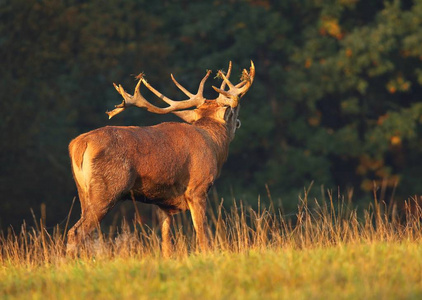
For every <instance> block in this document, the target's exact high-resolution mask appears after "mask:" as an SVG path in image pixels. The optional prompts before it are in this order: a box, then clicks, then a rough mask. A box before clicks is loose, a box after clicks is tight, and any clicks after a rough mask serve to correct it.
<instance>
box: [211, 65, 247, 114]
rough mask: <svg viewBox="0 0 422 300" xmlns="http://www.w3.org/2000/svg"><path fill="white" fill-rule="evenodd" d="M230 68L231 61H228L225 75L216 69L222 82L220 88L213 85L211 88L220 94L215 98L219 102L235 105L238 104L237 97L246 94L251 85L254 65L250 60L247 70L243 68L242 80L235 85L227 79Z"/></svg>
mask: <svg viewBox="0 0 422 300" xmlns="http://www.w3.org/2000/svg"><path fill="white" fill-rule="evenodd" d="M231 69H232V62H230V63H229V70H228V71H227V75H224V73H223V71H221V70H220V71H218V76H220V77H221V78H223V82H222V83H221V86H220V88H216V87H215V86H213V89H214V90H215V91H217V92H218V93H219V94H220V95H219V96H218V98H217V99H216V101H217V102H218V103H219V104H222V105H228V106H230V107H236V106H237V105H238V104H239V99H240V98H242V97H243V95H245V94H246V92H247V91H248V90H249V88H250V87H251V85H252V82H253V80H254V78H255V65H254V63H253V61H251V67H250V69H249V72H248V71H246V69H243V72H242V76H241V77H240V79H241V80H242V81H241V82H240V83H238V84H237V85H233V84H232V83H231V82H230V80H229V78H230V73H231ZM226 84H227V85H228V87H229V90H228V91H226V90H225V86H226Z"/></svg>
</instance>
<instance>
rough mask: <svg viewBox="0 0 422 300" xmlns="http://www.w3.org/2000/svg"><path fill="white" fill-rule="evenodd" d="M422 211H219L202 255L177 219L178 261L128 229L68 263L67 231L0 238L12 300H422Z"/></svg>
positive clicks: (341, 206)
mask: <svg viewBox="0 0 422 300" xmlns="http://www.w3.org/2000/svg"><path fill="white" fill-rule="evenodd" d="M421 218H422V209H421V207H420V206H419V205H418V203H417V201H416V198H414V199H410V200H409V201H407V202H406V205H405V206H404V207H403V211H402V212H400V210H399V209H397V207H395V206H394V205H390V206H387V205H386V204H384V203H379V202H378V201H377V199H375V200H374V201H373V203H371V204H370V205H369V207H368V208H367V209H365V210H363V211H362V212H361V213H359V214H358V212H357V210H356V209H352V208H351V205H350V203H346V202H345V201H343V199H342V198H341V197H340V199H338V200H336V201H334V199H333V196H332V195H331V194H329V197H328V200H327V202H323V203H318V202H317V201H316V200H315V201H309V200H308V199H307V197H306V195H305V197H304V199H302V200H301V201H300V205H299V207H298V211H297V213H296V214H295V216H294V217H293V218H291V219H287V218H285V217H283V214H281V213H280V212H279V211H276V210H275V209H274V208H273V207H272V206H271V207H269V208H261V207H259V208H258V209H257V210H253V209H251V208H250V207H245V206H242V205H241V204H236V203H235V204H234V205H233V206H232V208H231V210H230V211H225V210H224V209H223V207H222V206H221V205H217V206H216V207H213V208H210V209H209V225H210V245H211V250H210V251H209V252H207V253H198V252H197V251H196V245H195V243H194V238H193V230H192V226H191V222H190V220H189V218H187V217H186V216H184V217H183V215H182V216H181V217H177V218H176V220H175V223H176V224H175V225H176V226H175V230H174V237H173V238H174V243H175V253H174V257H172V258H171V259H163V258H162V256H161V253H160V247H159V241H160V237H159V234H158V233H157V232H156V231H155V229H153V228H149V227H147V226H144V225H142V226H141V225H139V224H133V225H134V226H129V225H128V224H123V225H122V227H121V229H120V231H119V234H117V235H113V236H107V235H105V234H101V235H99V236H98V237H97V238H95V239H91V240H90V241H87V242H86V243H85V244H84V245H82V246H81V248H80V255H79V256H78V257H77V258H74V257H68V256H66V255H65V253H64V251H63V249H64V235H63V233H61V232H60V230H58V229H57V230H56V231H55V232H54V233H53V234H48V233H47V232H46V231H45V230H42V229H41V228H42V224H39V225H38V226H37V227H38V229H37V228H32V229H27V228H26V227H25V226H23V227H22V229H21V231H20V232H19V233H13V232H9V233H8V234H3V235H1V236H0V247H1V250H0V298H3V299H41V298H42V299H75V298H78V299H80V298H82V299H83V298H99V299H115V298H119V299H151V298H171V299H291V298H296V299H310V298H311V299H420V298H421V297H422V247H421V237H422V230H421V229H422V228H421V222H420V221H421Z"/></svg>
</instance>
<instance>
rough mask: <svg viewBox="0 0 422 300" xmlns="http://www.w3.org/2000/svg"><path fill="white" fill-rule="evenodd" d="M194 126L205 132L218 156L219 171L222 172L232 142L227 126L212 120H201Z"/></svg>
mask: <svg viewBox="0 0 422 300" xmlns="http://www.w3.org/2000/svg"><path fill="white" fill-rule="evenodd" d="M194 125H195V126H197V127H199V128H201V129H202V130H204V132H205V134H206V135H207V137H208V139H209V140H210V143H211V147H212V148H213V152H214V153H215V155H216V158H217V161H218V170H221V167H222V166H223V163H224V162H225V161H226V160H227V156H228V153H229V145H230V142H231V138H230V135H229V131H228V128H227V126H226V125H225V124H222V123H220V122H218V121H216V120H213V119H212V118H203V119H200V120H198V121H197V122H195V123H194Z"/></svg>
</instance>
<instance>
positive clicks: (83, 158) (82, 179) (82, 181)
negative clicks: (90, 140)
mask: <svg viewBox="0 0 422 300" xmlns="http://www.w3.org/2000/svg"><path fill="white" fill-rule="evenodd" d="M84 146H85V147H83V148H85V149H81V148H79V149H78V148H77V146H76V145H75V147H74V148H73V150H74V154H75V156H73V157H77V156H79V157H78V158H79V159H73V160H72V167H73V172H74V173H75V177H76V181H77V182H78V183H79V186H80V187H81V188H82V189H83V190H84V191H85V193H88V189H89V182H90V181H91V177H92V165H91V162H92V149H91V147H90V146H89V145H88V144H85V145H84ZM75 152H76V153H75Z"/></svg>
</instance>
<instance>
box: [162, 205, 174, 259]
mask: <svg viewBox="0 0 422 300" xmlns="http://www.w3.org/2000/svg"><path fill="white" fill-rule="evenodd" d="M159 214H160V220H161V239H162V240H161V250H162V251H163V256H164V257H165V258H169V257H170V256H171V255H172V253H173V244H172V242H171V223H172V217H171V214H169V213H168V212H167V211H165V210H162V209H160V210H159Z"/></svg>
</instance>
